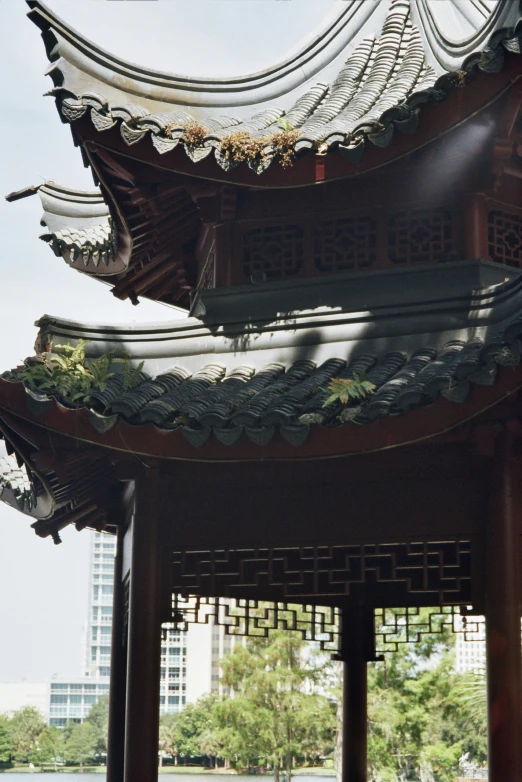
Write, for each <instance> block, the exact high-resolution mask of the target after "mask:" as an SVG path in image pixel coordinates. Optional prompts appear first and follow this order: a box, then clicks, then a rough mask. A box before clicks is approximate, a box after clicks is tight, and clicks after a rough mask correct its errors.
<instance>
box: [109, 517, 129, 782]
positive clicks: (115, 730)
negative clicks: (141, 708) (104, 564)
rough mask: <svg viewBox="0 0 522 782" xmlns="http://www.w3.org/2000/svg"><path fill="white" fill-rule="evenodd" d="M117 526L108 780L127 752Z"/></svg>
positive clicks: (115, 779)
mask: <svg viewBox="0 0 522 782" xmlns="http://www.w3.org/2000/svg"><path fill="white" fill-rule="evenodd" d="M124 534H125V528H124V527H123V526H121V527H119V528H118V539H117V545H116V558H115V561H114V592H113V598H112V637H111V687H110V693H109V738H108V741H107V782H122V780H123V763H124V752H125V689H126V679H127V641H126V638H125V637H124V636H125V630H124V616H125V588H124V584H123V538H124Z"/></svg>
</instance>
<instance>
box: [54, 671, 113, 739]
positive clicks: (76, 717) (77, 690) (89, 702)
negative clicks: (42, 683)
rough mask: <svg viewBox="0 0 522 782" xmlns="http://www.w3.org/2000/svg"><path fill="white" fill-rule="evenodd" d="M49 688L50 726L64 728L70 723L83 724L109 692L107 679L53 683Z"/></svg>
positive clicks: (85, 679) (82, 679)
mask: <svg viewBox="0 0 522 782" xmlns="http://www.w3.org/2000/svg"><path fill="white" fill-rule="evenodd" d="M47 686H48V688H49V707H48V713H49V725H54V726H55V727H57V728H63V727H65V725H67V723H68V722H83V720H84V719H85V717H86V716H87V715H88V714H89V712H90V710H91V709H92V707H93V705H94V704H95V703H96V701H97V700H98V698H99V697H100V696H101V695H107V694H108V692H109V682H108V681H107V679H106V678H105V679H102V680H97V681H95V680H94V679H92V678H90V677H89V678H83V677H82V678H79V679H75V680H70V681H51V683H50V685H47Z"/></svg>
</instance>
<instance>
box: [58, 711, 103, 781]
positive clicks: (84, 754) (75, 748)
mask: <svg viewBox="0 0 522 782" xmlns="http://www.w3.org/2000/svg"><path fill="white" fill-rule="evenodd" d="M96 743H97V735H96V729H95V727H94V725H93V724H92V723H91V722H87V721H85V722H81V723H78V724H76V725H74V726H73V728H72V730H71V733H70V736H69V737H68V739H67V740H66V744H65V757H66V758H67V761H68V762H69V763H75V764H78V765H79V766H80V771H83V764H84V763H85V761H86V760H88V759H89V758H92V757H93V755H94V753H95V751H96Z"/></svg>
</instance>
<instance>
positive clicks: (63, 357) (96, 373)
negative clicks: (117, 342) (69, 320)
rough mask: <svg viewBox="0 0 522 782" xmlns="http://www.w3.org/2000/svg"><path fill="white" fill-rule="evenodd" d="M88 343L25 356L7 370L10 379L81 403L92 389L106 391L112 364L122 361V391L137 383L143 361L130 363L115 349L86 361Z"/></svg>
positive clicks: (57, 347) (112, 372)
mask: <svg viewBox="0 0 522 782" xmlns="http://www.w3.org/2000/svg"><path fill="white" fill-rule="evenodd" d="M88 344H89V343H88V342H87V341H85V340H82V339H81V340H79V341H78V343H77V344H76V345H57V346H56V349H57V350H59V351H61V353H60V354H55V353H52V354H51V353H43V354H41V355H40V356H36V357H34V356H33V357H31V358H28V359H26V361H25V362H24V365H23V366H22V367H19V368H18V369H16V370H14V371H13V372H11V373H8V374H9V379H12V380H21V381H22V382H23V383H24V384H25V385H26V386H27V387H28V388H29V389H31V390H32V391H34V392H35V393H41V394H46V395H54V396H56V397H57V398H58V399H61V400H63V401H64V402H66V403H68V404H72V405H81V404H82V403H83V400H84V399H85V397H87V396H89V394H90V393H92V391H101V392H103V391H105V389H106V388H107V383H108V381H109V380H110V378H112V377H114V375H115V374H116V372H115V371H114V369H115V365H117V364H121V365H122V373H123V391H124V392H126V391H130V390H132V389H133V388H135V386H136V385H137V384H138V382H139V379H140V374H141V371H142V370H143V366H144V362H143V361H142V362H141V363H140V364H139V365H138V366H137V367H133V366H132V363H131V361H130V358H129V356H124V357H117V356H115V354H114V351H110V352H108V353H103V354H102V355H101V356H98V357H97V358H95V359H91V360H89V361H87V359H86V357H85V349H86V347H87V345H88Z"/></svg>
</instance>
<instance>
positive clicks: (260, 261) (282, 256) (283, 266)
mask: <svg viewBox="0 0 522 782" xmlns="http://www.w3.org/2000/svg"><path fill="white" fill-rule="evenodd" d="M241 248H242V265H243V274H244V276H245V277H246V279H250V277H251V275H252V274H253V273H254V272H262V273H264V274H265V275H266V279H267V280H273V279H283V278H286V277H293V276H295V275H296V274H299V272H300V271H301V270H302V268H303V263H304V244H303V229H302V228H301V227H300V226H298V225H275V226H263V227H260V228H250V229H248V230H246V231H244V232H243V234H242V237H241Z"/></svg>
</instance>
